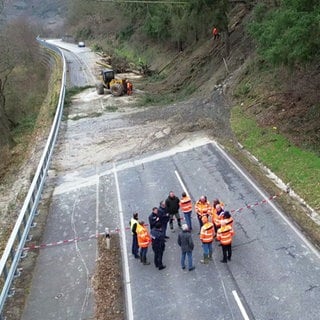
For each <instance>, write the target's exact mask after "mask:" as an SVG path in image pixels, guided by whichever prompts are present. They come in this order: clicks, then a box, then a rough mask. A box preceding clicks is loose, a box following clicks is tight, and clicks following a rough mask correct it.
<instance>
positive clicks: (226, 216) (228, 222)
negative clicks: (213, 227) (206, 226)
mask: <svg viewBox="0 0 320 320" xmlns="http://www.w3.org/2000/svg"><path fill="white" fill-rule="evenodd" d="M223 220H224V221H225V223H226V225H230V226H231V227H233V218H232V216H231V214H230V212H229V211H225V212H224V213H223Z"/></svg>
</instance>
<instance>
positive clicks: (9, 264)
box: [0, 37, 67, 320]
mask: <svg viewBox="0 0 320 320" xmlns="http://www.w3.org/2000/svg"><path fill="white" fill-rule="evenodd" d="M37 41H38V42H39V43H40V45H42V46H44V47H46V48H48V49H50V50H52V51H54V52H56V53H58V54H59V55H60V56H61V57H62V60H63V74H62V82H61V90H60V97H59V102H58V106H57V109H56V114H55V117H54V120H53V124H52V127H51V130H50V134H49V137H48V140H47V143H46V146H45V148H44V151H43V154H42V157H41V159H40V162H39V165H38V167H37V170H36V173H35V176H34V178H33V180H32V183H31V186H30V188H29V191H28V194H27V196H26V199H25V201H24V204H23V207H22V209H21V211H20V214H19V216H18V219H17V221H16V224H15V226H14V228H13V230H12V233H11V235H10V238H9V240H8V242H7V246H6V248H5V250H4V253H3V255H2V257H1V260H0V279H1V282H3V286H2V289H1V295H0V320H1V319H3V308H4V305H5V302H6V300H7V298H8V296H9V295H11V294H12V293H13V292H12V291H14V290H13V289H11V286H12V282H13V280H14V277H15V275H16V274H17V273H18V272H17V270H18V265H19V261H20V259H21V256H22V253H23V248H24V246H25V242H26V240H27V238H28V234H29V231H30V228H31V226H32V222H33V219H34V216H35V214H36V210H37V208H38V204H39V201H40V197H41V193H42V189H43V185H44V182H45V179H46V174H47V171H48V168H49V164H50V160H51V156H52V153H53V148H54V145H55V142H56V139H57V136H58V132H59V127H60V122H61V117H62V112H63V106H64V98H65V88H66V70H67V69H66V59H65V57H64V54H63V52H62V51H61V50H60V49H59V48H57V47H55V46H53V45H51V44H49V43H47V42H46V41H45V40H42V39H40V38H39V37H37Z"/></svg>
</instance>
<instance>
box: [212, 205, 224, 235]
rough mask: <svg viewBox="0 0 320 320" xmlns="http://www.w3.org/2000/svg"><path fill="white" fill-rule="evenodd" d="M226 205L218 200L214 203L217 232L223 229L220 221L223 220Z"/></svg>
mask: <svg viewBox="0 0 320 320" xmlns="http://www.w3.org/2000/svg"><path fill="white" fill-rule="evenodd" d="M223 213H224V203H223V202H222V201H220V200H218V199H214V200H213V201H212V211H211V214H212V222H213V223H214V230H215V232H217V231H218V229H219V228H220V227H221V224H220V221H221V220H222V219H223Z"/></svg>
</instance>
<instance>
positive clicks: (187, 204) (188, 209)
mask: <svg viewBox="0 0 320 320" xmlns="http://www.w3.org/2000/svg"><path fill="white" fill-rule="evenodd" d="M181 196H182V198H181V199H180V209H181V211H182V212H183V215H184V219H185V220H186V223H187V225H188V229H189V231H190V232H191V231H192V222H191V214H192V201H191V199H190V197H189V196H188V195H187V194H186V192H182V195H181Z"/></svg>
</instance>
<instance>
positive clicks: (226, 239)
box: [217, 220, 234, 263]
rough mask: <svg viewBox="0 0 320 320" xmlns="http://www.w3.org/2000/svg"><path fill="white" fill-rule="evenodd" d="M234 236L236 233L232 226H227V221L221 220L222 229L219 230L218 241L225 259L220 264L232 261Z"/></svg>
mask: <svg viewBox="0 0 320 320" xmlns="http://www.w3.org/2000/svg"><path fill="white" fill-rule="evenodd" d="M233 236H234V231H233V229H232V226H231V225H230V224H228V225H227V224H226V221H225V220H221V228H219V230H218V233H217V240H219V241H220V243H221V247H222V254H223V258H222V260H221V261H220V262H222V263H227V261H228V260H229V261H230V260H231V255H232V247H231V245H232V237H233Z"/></svg>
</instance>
